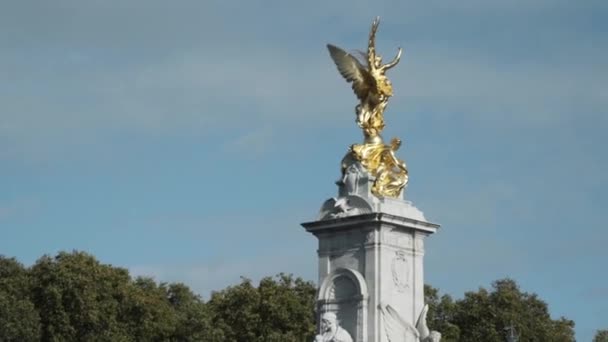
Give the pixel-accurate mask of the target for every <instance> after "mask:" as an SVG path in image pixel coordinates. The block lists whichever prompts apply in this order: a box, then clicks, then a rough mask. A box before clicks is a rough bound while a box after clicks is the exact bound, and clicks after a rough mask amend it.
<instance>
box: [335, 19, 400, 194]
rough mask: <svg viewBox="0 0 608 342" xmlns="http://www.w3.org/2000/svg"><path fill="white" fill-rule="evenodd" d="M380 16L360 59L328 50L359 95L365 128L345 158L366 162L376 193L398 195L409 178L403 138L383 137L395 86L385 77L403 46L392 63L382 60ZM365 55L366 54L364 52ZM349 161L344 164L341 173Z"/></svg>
mask: <svg viewBox="0 0 608 342" xmlns="http://www.w3.org/2000/svg"><path fill="white" fill-rule="evenodd" d="M379 23H380V20H379V18H376V19H375V20H374V21H373V23H372V27H371V30H370V33H369V40H368V45H367V55H366V56H365V57H366V58H365V60H364V61H360V60H359V59H358V58H357V57H356V56H355V55H353V54H351V53H348V52H346V51H344V50H342V49H341V48H339V47H337V46H334V45H331V44H328V45H327V48H328V49H329V54H330V56H331V58H332V59H333V61H334V63H336V66H337V67H338V71H339V72H340V74H341V75H342V76H343V77H344V78H345V79H346V81H348V82H350V83H352V88H353V90H354V92H355V95H357V98H358V99H359V104H358V105H357V107H356V108H355V111H356V113H357V124H358V125H359V127H361V129H363V136H364V138H365V139H364V143H363V144H354V145H352V146H351V148H350V151H349V155H347V157H345V160H347V161H348V160H351V159H353V158H350V157H349V156H351V157H354V159H355V160H356V161H358V162H360V163H361V165H363V167H365V169H366V170H367V171H368V172H369V173H370V174H371V176H372V177H373V179H374V184H373V186H372V188H371V190H372V193H373V194H375V195H376V196H387V197H399V196H401V194H402V190H403V188H404V187H405V186H406V185H407V182H408V171H407V167H406V166H405V162H404V161H402V160H400V159H398V158H397V157H396V156H395V152H396V151H397V149H398V148H399V146H400V145H401V140H399V139H397V138H393V139H392V141H391V143H390V144H385V143H384V142H383V141H382V136H381V135H380V134H381V133H382V130H383V129H384V109H385V108H386V105H387V104H388V99H389V98H390V97H391V96H393V86H392V84H391V81H390V80H389V79H388V78H387V77H386V71H387V70H389V69H390V68H392V67H394V66H395V65H397V63H399V60H400V59H401V52H402V50H401V48H399V49H398V51H397V55H396V56H395V58H393V60H392V61H390V62H389V63H386V64H383V63H382V57H381V56H380V55H378V54H377V53H376V31H377V30H378V24H379ZM362 55H363V54H362ZM347 167H348V165H344V163H343V165H342V173H343V175H344V170H346V168H347Z"/></svg>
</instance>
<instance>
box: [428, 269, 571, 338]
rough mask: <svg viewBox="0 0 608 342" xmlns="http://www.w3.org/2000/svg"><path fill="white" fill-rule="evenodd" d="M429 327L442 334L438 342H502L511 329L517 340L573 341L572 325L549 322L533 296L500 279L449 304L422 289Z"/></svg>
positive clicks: (433, 291) (544, 308) (565, 321)
mask: <svg viewBox="0 0 608 342" xmlns="http://www.w3.org/2000/svg"><path fill="white" fill-rule="evenodd" d="M425 290H426V291H427V292H426V295H425V296H426V300H427V302H428V303H429V307H430V310H429V319H428V321H429V326H430V327H431V328H432V329H434V330H438V331H440V332H442V334H443V336H444V338H443V339H442V341H467V342H475V341H479V342H503V341H505V328H507V327H508V326H511V325H512V326H514V327H515V329H516V331H517V333H518V335H519V337H520V340H521V341H538V342H543V341H554V342H570V341H574V322H573V321H571V320H568V319H565V318H563V317H562V318H560V319H557V320H553V319H551V316H550V315H549V310H548V307H547V304H546V303H545V302H543V301H542V300H540V299H539V298H538V296H537V295H536V294H529V293H526V292H521V290H520V289H519V287H518V285H517V284H516V283H515V281H513V280H511V279H502V280H498V281H496V282H494V283H493V284H492V289H491V291H488V290H486V289H484V288H480V289H479V290H478V291H477V292H467V293H465V295H464V298H463V299H461V300H457V301H455V302H454V301H453V300H452V299H451V298H450V297H449V296H447V295H444V296H443V297H441V300H438V291H437V290H436V289H433V288H431V287H427V288H426V289H425Z"/></svg>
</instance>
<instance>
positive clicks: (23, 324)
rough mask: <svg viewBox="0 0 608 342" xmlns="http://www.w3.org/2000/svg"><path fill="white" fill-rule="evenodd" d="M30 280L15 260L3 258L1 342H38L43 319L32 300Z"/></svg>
mask: <svg viewBox="0 0 608 342" xmlns="http://www.w3.org/2000/svg"><path fill="white" fill-rule="evenodd" d="M29 287H30V277H29V275H28V272H27V270H26V269H25V268H24V267H23V265H21V264H20V263H19V262H17V261H16V260H15V259H14V258H11V259H9V258H5V257H3V256H0V341H6V342H10V341H36V340H38V339H39V338H40V317H39V315H38V312H37V311H36V308H35V307H34V304H33V303H32V301H31V300H30V297H29Z"/></svg>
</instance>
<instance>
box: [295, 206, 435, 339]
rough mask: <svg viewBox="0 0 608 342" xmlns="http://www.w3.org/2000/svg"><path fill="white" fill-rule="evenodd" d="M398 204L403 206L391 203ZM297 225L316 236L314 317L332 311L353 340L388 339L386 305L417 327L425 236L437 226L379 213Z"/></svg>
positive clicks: (422, 296) (421, 306)
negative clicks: (315, 313)
mask: <svg viewBox="0 0 608 342" xmlns="http://www.w3.org/2000/svg"><path fill="white" fill-rule="evenodd" d="M397 202H401V203H397ZM398 204H400V205H401V206H407V205H408V204H406V203H404V202H403V201H398V200H397V201H396V202H395V203H392V204H391V205H398ZM410 206H411V205H410ZM371 209H372V208H370V211H371ZM395 211H397V210H395ZM418 212H419V211H418ZM416 216H417V217H418V218H420V217H421V213H420V216H418V215H416ZM422 217H423V216H422ZM302 225H303V226H304V227H305V228H306V230H307V231H308V232H310V233H312V234H314V235H315V236H316V237H317V238H318V239H319V249H318V256H319V284H320V288H319V292H318V297H317V314H318V317H320V316H321V315H322V314H323V313H325V312H334V313H336V315H337V316H338V320H339V323H340V325H341V326H342V327H343V328H344V329H346V330H347V331H348V332H349V333H350V335H351V336H352V338H353V341H358V342H364V341H366V342H389V340H388V337H387V330H386V328H387V327H386V326H385V325H386V324H385V318H383V314H382V310H381V308H385V307H386V306H387V305H389V306H390V307H391V308H392V309H394V310H395V311H396V312H397V313H398V315H399V316H400V317H401V318H402V320H403V321H405V324H406V325H409V326H410V327H415V326H416V324H417V320H418V317H419V316H420V313H421V312H422V309H423V307H424V292H423V290H424V268H423V256H424V239H425V237H426V236H428V235H430V234H432V233H434V232H435V231H436V230H437V228H439V225H437V224H432V223H429V222H425V221H422V220H418V219H412V218H408V217H405V216H398V215H393V214H387V213H383V212H370V213H366V214H360V215H353V216H345V217H336V218H329V219H328V218H327V216H326V217H325V219H322V220H319V221H314V222H308V223H303V224H302ZM389 325H390V324H389ZM388 328H389V329H390V327H388ZM410 335H411V334H410ZM408 336H409V335H408ZM411 336H413V335H411ZM408 340H410V339H409V338H407V337H405V336H404V338H403V341H408ZM412 341H414V340H412ZM392 342H395V341H392Z"/></svg>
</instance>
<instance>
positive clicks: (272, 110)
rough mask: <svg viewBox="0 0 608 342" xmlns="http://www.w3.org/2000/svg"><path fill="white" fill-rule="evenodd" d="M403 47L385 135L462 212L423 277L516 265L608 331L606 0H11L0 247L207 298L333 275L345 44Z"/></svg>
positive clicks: (429, 254) (557, 305)
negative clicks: (84, 262) (325, 212)
mask: <svg viewBox="0 0 608 342" xmlns="http://www.w3.org/2000/svg"><path fill="white" fill-rule="evenodd" d="M375 16H380V17H381V24H380V28H379V32H378V37H377V39H378V41H377V46H378V49H379V52H380V53H381V54H383V55H385V56H386V58H392V56H394V54H395V52H396V49H397V47H398V46H400V47H402V48H403V49H404V55H403V57H402V60H401V63H400V64H399V65H398V66H397V67H396V68H394V69H391V71H390V72H389V77H390V78H391V80H392V83H393V86H394V90H395V96H394V97H393V98H392V99H391V102H390V103H389V106H388V108H387V110H386V112H385V120H386V124H387V128H386V129H385V132H384V135H385V137H393V136H398V137H400V138H401V139H402V140H403V141H404V144H403V146H402V148H401V149H400V151H399V156H400V157H401V158H402V159H404V160H405V161H406V162H407V164H408V168H409V171H410V183H409V185H408V188H407V190H406V198H407V199H408V200H410V201H412V202H413V203H414V205H415V206H417V207H418V208H420V209H421V210H422V211H424V213H425V215H426V217H427V218H428V219H429V220H430V221H432V222H435V223H439V224H441V225H442V227H441V229H440V230H439V232H438V233H437V234H435V235H433V236H431V237H429V238H428V239H427V247H426V256H425V275H426V279H425V281H426V282H427V283H429V284H431V285H433V286H434V287H437V288H439V289H440V291H441V292H442V293H448V294H450V295H452V296H454V297H456V298H461V297H462V296H463V294H464V293H465V291H474V290H476V289H478V288H479V287H480V286H483V287H486V288H488V287H489V286H491V283H492V281H494V280H497V279H501V278H504V277H510V278H513V279H515V280H516V281H517V282H518V284H519V285H520V286H521V289H522V290H523V291H527V292H534V293H537V294H538V295H539V296H540V298H542V299H543V300H545V301H546V302H547V303H548V305H549V310H550V312H551V314H552V316H553V317H554V318H558V317H560V316H565V317H567V318H569V319H572V320H574V321H575V323H576V336H577V340H580V341H590V340H591V339H592V336H593V334H594V332H595V330H596V329H608V318H607V317H608V274H607V272H606V271H605V269H606V266H605V265H606V264H607V263H608V250H607V248H606V246H607V244H608V231H607V230H606V225H605V223H604V219H603V214H604V213H605V212H606V208H607V207H608V198H607V196H608V195H607V193H608V153H606V151H605V149H606V143H607V139H606V131H607V130H608V3H607V2H605V1H593V0H590V1H576V2H575V1H559V0H555V1H545V0H533V1H530V0H527V1H523V0H512V1H480V0H463V1H457V2H456V1H439V0H429V1H419V2H413V1H397V0H395V1H392V0H387V1H373V2H367V1H360V0H344V1H342V0H336V1H320V0H309V1H297V2H291V1H279V0H268V1H239V2H237V1H230V0H224V1H212V0H210V1H171V2H169V1H160V0H146V1H143V0H130V1H117V0H109V1H99V0H89V1H82V0H72V1H67V0H57V1H33V0H23V1H3V2H1V3H0V75H1V77H2V80H3V82H0V234H1V236H2V238H1V239H0V254H3V255H5V256H10V257H16V258H17V259H18V260H20V261H21V262H22V263H24V264H25V265H31V264H33V263H34V262H35V261H36V260H37V259H38V258H39V257H41V256H42V255H44V254H51V255H53V254H55V253H57V252H58V251H62V250H66V251H71V250H74V249H75V250H82V251H87V252H89V253H91V254H93V255H95V256H96V257H97V258H98V259H99V260H100V261H102V262H104V263H109V264H112V265H115V266H121V267H126V268H128V269H129V270H130V271H131V272H132V274H134V275H145V276H152V277H154V278H155V279H156V280H158V281H167V282H183V283H186V284H187V285H189V286H190V287H191V288H192V289H194V290H195V291H196V292H198V293H200V294H201V295H202V297H203V298H208V297H209V294H210V293H211V291H213V290H220V289H222V288H224V287H226V286H228V285H231V284H236V283H238V282H239V281H240V277H241V276H244V277H248V278H251V279H254V280H259V279H260V278H261V277H263V276H272V275H274V274H277V273H279V272H286V273H293V274H294V275H296V276H300V277H303V278H304V279H307V280H313V281H315V282H316V281H317V279H316V276H317V263H316V248H317V246H316V239H315V238H314V237H313V236H312V235H310V234H308V233H306V232H305V230H304V229H303V228H302V227H301V226H300V223H301V222H307V221H312V220H314V219H315V217H316V214H317V211H318V209H319V208H320V206H321V204H322V203H323V201H324V200H326V199H327V198H329V197H332V196H334V195H336V192H337V188H336V186H335V184H334V181H335V180H336V179H337V178H338V177H339V162H340V160H341V159H342V157H343V155H344V153H345V152H346V150H347V148H348V146H349V145H351V144H353V143H358V142H360V141H361V139H362V137H361V133H360V130H359V129H358V127H357V126H356V124H355V122H354V119H355V116H354V106H355V105H356V100H355V97H354V95H353V94H352V91H351V89H350V87H349V86H348V85H347V84H346V83H345V82H344V80H343V79H342V78H341V77H340V76H339V74H338V72H337V70H336V69H335V66H334V64H333V62H332V61H331V60H330V58H329V55H328V53H327V50H326V47H325V44H327V43H332V44H336V45H338V46H341V47H343V48H345V49H347V50H357V49H360V50H363V49H365V46H366V39H367V34H368V30H369V26H370V24H371V21H372V19H373V18H374V17H375Z"/></svg>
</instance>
